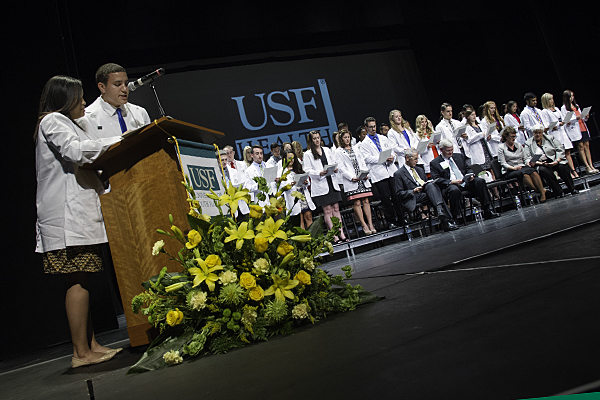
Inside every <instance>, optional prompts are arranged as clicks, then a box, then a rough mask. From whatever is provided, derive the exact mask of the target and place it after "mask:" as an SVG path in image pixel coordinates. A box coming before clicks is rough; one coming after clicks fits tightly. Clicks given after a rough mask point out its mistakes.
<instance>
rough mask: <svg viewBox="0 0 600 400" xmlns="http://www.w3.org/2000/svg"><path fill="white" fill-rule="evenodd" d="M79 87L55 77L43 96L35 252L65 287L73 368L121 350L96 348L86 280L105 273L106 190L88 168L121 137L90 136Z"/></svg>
mask: <svg viewBox="0 0 600 400" xmlns="http://www.w3.org/2000/svg"><path fill="white" fill-rule="evenodd" d="M84 109H85V101H84V100H83V89H82V86H81V81H79V80H77V79H75V78H71V77H68V76H55V77H53V78H51V79H50V80H49V81H48V82H47V83H46V85H45V87H44V90H43V92H42V96H41V100H40V107H39V114H38V125H37V128H36V132H35V134H34V140H35V160H36V161H35V163H36V178H37V191H36V207H37V221H36V249H35V251H36V252H37V253H42V260H43V264H44V272H45V273H51V274H61V275H62V276H63V277H64V279H65V284H66V286H65V287H66V296H65V308H66V312H67V320H68V322H69V328H70V331H71V340H72V342H73V358H72V359H71V366H72V367H73V368H77V367H82V366H88V365H91V364H98V363H100V362H104V361H107V360H110V359H111V358H112V357H114V355H115V354H116V353H118V352H119V351H120V350H121V349H110V348H108V347H105V346H101V345H100V344H98V342H97V341H96V339H95V337H94V332H93V326H92V320H91V315H90V313H89V291H88V288H89V274H90V273H92V272H98V271H101V270H102V268H103V260H102V257H101V254H100V253H101V250H100V248H99V246H100V245H101V244H103V243H106V242H107V241H108V240H107V237H106V231H105V229H104V220H103V218H102V211H101V209H100V199H99V195H100V194H103V193H104V187H103V185H102V182H101V181H100V179H99V177H98V174H97V171H94V170H90V169H82V168H80V167H81V166H82V165H84V164H91V163H92V162H94V161H95V160H97V159H98V157H100V155H102V154H103V153H104V152H106V151H107V150H108V149H109V147H110V146H112V145H113V144H115V143H117V142H119V141H120V140H121V137H120V136H112V137H108V138H96V137H94V136H92V135H91V134H90V133H89V132H88V131H87V129H89V126H88V125H87V124H86V123H85V120H79V121H78V119H81V118H82V117H83V115H84V112H85V111H84Z"/></svg>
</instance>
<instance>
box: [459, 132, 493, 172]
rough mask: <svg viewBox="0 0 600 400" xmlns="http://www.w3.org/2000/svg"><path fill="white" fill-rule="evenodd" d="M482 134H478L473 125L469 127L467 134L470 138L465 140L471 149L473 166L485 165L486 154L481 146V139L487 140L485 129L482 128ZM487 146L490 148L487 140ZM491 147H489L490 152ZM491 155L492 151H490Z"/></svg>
mask: <svg viewBox="0 0 600 400" xmlns="http://www.w3.org/2000/svg"><path fill="white" fill-rule="evenodd" d="M480 129H481V132H477V131H476V130H475V128H473V127H472V126H471V125H467V130H466V134H467V136H468V137H469V138H468V139H466V140H464V142H467V143H466V144H467V146H468V147H469V152H470V153H471V163H472V164H483V163H485V154H484V152H483V147H482V144H481V139H484V138H485V134H484V130H483V127H481V126H480ZM485 142H486V146H488V144H487V143H488V141H487V140H485ZM489 149H490V147H489V146H488V150H489ZM490 153H491V150H490Z"/></svg>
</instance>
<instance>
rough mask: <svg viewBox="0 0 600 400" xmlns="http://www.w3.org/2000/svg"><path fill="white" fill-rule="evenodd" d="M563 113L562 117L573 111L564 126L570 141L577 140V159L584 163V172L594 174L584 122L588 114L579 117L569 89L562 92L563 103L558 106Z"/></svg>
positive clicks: (594, 169) (573, 95) (595, 171)
mask: <svg viewBox="0 0 600 400" xmlns="http://www.w3.org/2000/svg"><path fill="white" fill-rule="evenodd" d="M560 111H561V112H562V114H563V118H564V117H565V116H566V115H567V113H568V112H569V111H573V117H572V118H571V121H569V123H567V125H566V126H565V130H566V132H567V135H569V139H571V142H573V143H575V142H577V153H578V154H579V159H580V160H581V161H582V162H583V164H584V165H585V172H587V173H588V174H596V173H598V172H599V171H598V170H597V169H596V168H594V162H593V161H592V154H591V153H590V131H589V130H588V128H587V125H586V124H585V121H586V120H587V119H588V117H589V116H586V117H585V118H584V119H582V118H581V110H580V109H579V106H578V105H577V102H576V101H575V94H574V93H573V92H572V91H570V90H565V91H564V92H563V105H562V107H561V108H560Z"/></svg>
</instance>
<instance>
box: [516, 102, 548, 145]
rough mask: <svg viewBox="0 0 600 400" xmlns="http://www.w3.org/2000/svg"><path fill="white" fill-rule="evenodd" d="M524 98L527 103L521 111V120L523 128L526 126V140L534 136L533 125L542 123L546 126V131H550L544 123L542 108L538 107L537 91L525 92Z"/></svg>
mask: <svg viewBox="0 0 600 400" xmlns="http://www.w3.org/2000/svg"><path fill="white" fill-rule="evenodd" d="M523 100H525V103H526V104H527V105H526V106H525V108H523V111H521V115H520V118H521V122H522V123H523V128H525V133H524V135H525V140H527V139H530V138H532V137H533V127H534V126H536V125H541V126H543V127H544V132H547V131H548V128H546V126H545V125H544V120H543V119H542V110H540V109H539V108H537V107H536V106H537V96H536V94H535V93H531V92H528V93H525V96H523Z"/></svg>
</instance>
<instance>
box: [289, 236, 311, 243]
mask: <svg viewBox="0 0 600 400" xmlns="http://www.w3.org/2000/svg"><path fill="white" fill-rule="evenodd" d="M290 239H292V240H293V241H295V242H301V243H304V242H310V241H311V240H312V236H310V235H296V236H292V237H291V238H290Z"/></svg>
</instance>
